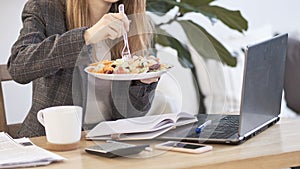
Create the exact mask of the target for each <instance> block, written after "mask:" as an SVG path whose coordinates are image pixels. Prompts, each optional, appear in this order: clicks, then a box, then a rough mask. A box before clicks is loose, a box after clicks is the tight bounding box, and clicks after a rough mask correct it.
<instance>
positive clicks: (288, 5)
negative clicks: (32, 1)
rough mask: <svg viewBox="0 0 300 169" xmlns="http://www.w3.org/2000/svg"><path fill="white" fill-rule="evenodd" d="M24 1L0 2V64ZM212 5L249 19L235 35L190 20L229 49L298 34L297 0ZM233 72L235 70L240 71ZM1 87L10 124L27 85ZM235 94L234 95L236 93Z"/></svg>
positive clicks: (222, 0)
mask: <svg viewBox="0 0 300 169" xmlns="http://www.w3.org/2000/svg"><path fill="white" fill-rule="evenodd" d="M25 2H26V1H25V0H2V1H1V5H0V18H1V19H0V21H1V27H0V35H1V36H0V37H1V38H0V49H1V55H2V57H0V62H1V63H6V62H7V59H8V57H9V55H10V47H11V45H12V44H13V42H14V41H15V40H16V38H17V36H18V32H19V30H20V28H21V17H20V13H21V10H22V8H23V5H24V3H25ZM216 4H219V5H221V6H223V7H226V8H229V9H233V10H234V9H237V10H241V12H242V15H243V16H244V17H245V18H246V19H247V20H248V22H249V30H248V31H247V32H245V33H244V34H239V33H237V32H236V31H232V30H230V29H229V28H227V27H225V26H224V25H223V24H221V23H219V22H217V23H216V24H215V25H214V26H211V24H210V22H209V21H208V20H207V19H206V18H201V17H196V18H193V19H195V20H197V22H201V23H203V24H204V25H205V27H206V28H207V29H208V30H209V32H211V33H212V34H213V35H215V36H216V37H217V38H218V39H219V40H220V41H221V42H223V43H224V45H225V46H226V47H227V48H228V49H230V50H239V49H240V47H245V46H246V45H247V44H248V43H254V42H255V41H259V40H262V39H264V38H266V37H268V36H270V35H272V34H273V33H275V32H288V33H289V34H290V36H296V37H300V22H298V19H299V18H300V13H299V12H298V10H299V9H298V8H299V6H300V1H299V0H288V1H283V0H247V1H246V0H235V1H233V0H218V1H217V2H216ZM203 24H202V25H203ZM240 57H243V56H240ZM241 60H242V59H241ZM241 60H240V62H241ZM235 69H239V70H241V67H240V66H238V67H237V68H235ZM226 71H232V70H230V69H229V70H226ZM235 72H236V73H238V72H240V71H238V72H237V71H235ZM225 73H226V72H225ZM234 78H235V77H233V79H234ZM236 78H237V79H238V80H237V81H240V80H239V79H240V75H239V74H237V76H236ZM237 86H238V85H237ZM4 90H5V98H6V108H7V113H8V121H9V122H10V123H14V122H20V121H22V120H23V118H24V116H25V114H26V113H27V111H28V109H29V107H30V104H31V92H30V90H31V85H25V86H24V85H16V84H15V83H5V84H4ZM232 92H235V93H238V92H236V90H235V89H232ZM235 95H236V96H238V95H239V94H235Z"/></svg>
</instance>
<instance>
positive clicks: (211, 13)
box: [147, 0, 248, 113]
mask: <svg viewBox="0 0 300 169" xmlns="http://www.w3.org/2000/svg"><path fill="white" fill-rule="evenodd" d="M214 1H215V0H180V1H178V0H159V1H158V0H147V11H149V12H152V13H154V14H155V15H157V16H164V15H166V13H168V12H169V11H170V10H171V9H174V8H175V7H176V8H177V11H176V14H175V15H174V16H173V18H171V19H170V20H169V21H168V22H165V23H159V24H156V25H155V27H156V30H157V34H156V36H155V39H154V43H155V44H160V45H162V46H168V47H171V48H173V49H175V50H176V51H177V55H178V60H179V62H180V63H181V65H182V66H183V67H185V68H190V69H191V70H192V72H193V74H194V76H195V77H197V76H196V71H195V67H194V64H193V61H192V57H191V52H190V50H189V49H188V47H187V46H186V45H184V44H182V43H181V42H180V41H179V40H177V39H176V38H175V37H172V36H170V35H169V34H168V32H167V31H166V30H164V29H163V28H162V26H164V25H169V24H171V23H173V22H177V23H178V24H179V25H180V26H181V27H182V28H183V30H184V32H185V34H186V35H187V37H188V40H189V41H190V44H191V45H192V46H193V48H194V49H195V50H196V51H197V53H199V55H200V56H201V57H203V58H204V59H215V60H218V61H221V62H222V63H224V64H227V65H229V66H236V64H237V60H236V57H233V56H232V55H231V53H230V52H229V51H228V50H227V49H226V48H225V47H224V46H223V45H222V43H220V42H219V41H218V40H217V39H216V38H215V37H214V36H212V35H211V34H210V33H209V32H208V31H206V30H205V29H204V28H203V27H202V26H201V25H199V24H197V23H195V22H193V21H192V20H188V19H184V16H185V15H186V14H188V13H191V12H194V13H197V14H200V15H204V16H206V17H207V18H208V19H209V20H211V21H212V22H214V20H219V21H221V22H223V23H224V24H225V25H226V26H228V27H229V28H231V29H233V30H236V31H238V32H240V33H242V32H243V31H245V30H247V29H248V22H247V20H246V19H245V18H244V17H243V16H242V15H241V13H240V11H232V10H228V9H225V8H223V7H220V6H216V5H212V2H214ZM204 37H205V39H207V40H208V41H209V43H210V44H211V45H212V46H213V47H214V49H215V51H216V52H217V54H218V57H216V56H215V55H211V53H209V52H207V49H206V47H207V46H205V42H204V43H199V40H201V39H204ZM155 44H154V45H155ZM197 83H198V84H197V85H198V86H199V80H197ZM198 89H199V93H200V100H201V103H200V108H199V113H205V107H204V103H203V99H204V97H205V96H203V94H202V92H201V90H200V88H198Z"/></svg>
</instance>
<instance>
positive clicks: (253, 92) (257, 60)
mask: <svg viewBox="0 0 300 169" xmlns="http://www.w3.org/2000/svg"><path fill="white" fill-rule="evenodd" d="M287 37H288V35H287V34H283V35H279V36H275V37H273V38H271V39H269V40H266V41H264V42H261V43H257V44H255V45H251V46H249V47H248V50H247V53H246V59H245V67H244V79H243V89H242V99H241V109H240V113H241V116H240V123H241V125H240V129H239V134H240V135H244V134H246V133H248V132H249V131H251V130H253V129H255V128H256V127H258V126H261V125H263V124H265V123H266V122H268V121H270V120H271V119H274V117H278V115H279V113H280V109H281V108H280V107H281V98H282V89H283V80H284V69H285V58H286V48H287Z"/></svg>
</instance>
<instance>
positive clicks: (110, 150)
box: [85, 141, 149, 158]
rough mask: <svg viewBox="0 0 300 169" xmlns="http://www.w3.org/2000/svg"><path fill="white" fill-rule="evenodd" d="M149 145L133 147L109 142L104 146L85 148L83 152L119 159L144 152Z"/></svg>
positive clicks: (132, 145)
mask: <svg viewBox="0 0 300 169" xmlns="http://www.w3.org/2000/svg"><path fill="white" fill-rule="evenodd" d="M146 147H149V145H147V144H144V145H134V144H127V143H122V142H116V141H110V142H107V143H104V144H98V145H94V146H89V147H86V148H85V151H86V152H88V153H91V154H95V155H99V156H103V157H109V158H114V157H120V156H128V155H133V154H138V153H140V152H141V151H143V150H145V148H146Z"/></svg>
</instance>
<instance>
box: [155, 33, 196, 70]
mask: <svg viewBox="0 0 300 169" xmlns="http://www.w3.org/2000/svg"><path fill="white" fill-rule="evenodd" d="M157 32H158V33H157V34H156V37H155V42H156V43H158V44H160V45H162V46H164V47H171V48H173V49H175V50H176V51H177V55H178V61H179V62H180V63H181V65H182V66H183V67H185V68H190V69H191V68H193V67H194V65H193V62H192V59H191V53H190V51H189V49H188V48H187V46H185V45H184V44H182V43H181V42H180V41H178V40H177V39H176V38H174V37H172V36H171V35H169V34H168V33H167V32H165V31H164V30H162V29H160V28H157Z"/></svg>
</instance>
